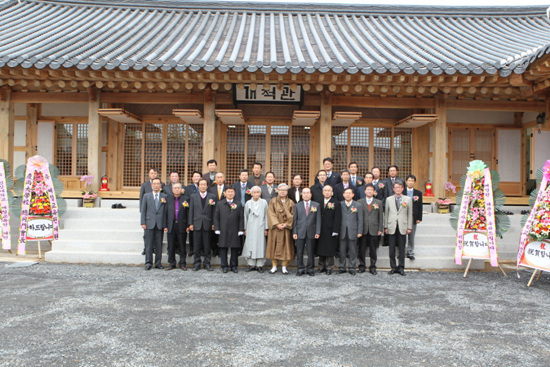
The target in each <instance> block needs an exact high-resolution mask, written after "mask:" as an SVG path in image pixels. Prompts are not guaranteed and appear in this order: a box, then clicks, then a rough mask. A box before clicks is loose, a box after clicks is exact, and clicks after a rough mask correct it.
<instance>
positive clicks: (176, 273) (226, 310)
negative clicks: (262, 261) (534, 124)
mask: <svg viewBox="0 0 550 367" xmlns="http://www.w3.org/2000/svg"><path fill="white" fill-rule="evenodd" d="M6 265H8V264H7V263H0V299H1V302H0V305H1V307H0V320H1V324H0V335H1V339H0V340H1V341H0V343H1V347H0V365H2V366H59V365H63V366H173V365H183V364H186V365H189V366H437V367H439V366H548V365H550V351H549V349H548V345H549V344H550V335H549V332H548V324H549V316H548V313H547V312H546V308H547V303H548V293H549V292H550V278H548V277H547V276H546V275H545V276H543V277H542V279H541V280H540V281H538V282H536V283H535V284H534V285H533V286H532V287H531V288H527V287H526V283H527V281H528V278H529V273H528V272H521V274H522V277H521V279H517V277H516V275H515V273H511V272H509V276H508V277H504V276H503V275H502V274H500V273H496V272H495V273H485V272H474V271H472V272H471V273H470V274H469V275H468V278H466V279H463V278H462V273H457V272H409V273H408V276H407V277H402V276H399V275H391V276H390V275H388V274H387V272H379V274H378V275H377V276H372V275H371V274H368V273H366V274H358V275H357V276H355V277H353V276H350V275H349V274H342V275H331V276H326V275H324V274H323V275H318V276H315V277H309V276H303V277H296V276H294V274H293V273H292V272H291V274H290V275H288V276H284V275H282V274H281V273H280V272H279V273H277V274H275V275H270V274H267V273H266V274H258V273H256V272H253V273H245V272H244V271H243V270H242V269H241V271H240V272H239V273H238V274H233V273H228V274H222V273H221V270H220V269H215V271H214V272H206V271H204V270H201V271H199V272H192V271H187V272H182V271H180V270H179V269H176V270H173V271H170V272H168V271H161V270H155V269H153V270H151V271H148V272H146V271H144V270H143V268H142V267H126V266H100V265H52V264H44V263H41V264H38V265H34V266H30V267H20V268H13V267H8V266H6Z"/></svg>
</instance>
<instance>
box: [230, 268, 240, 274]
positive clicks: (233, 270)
mask: <svg viewBox="0 0 550 367" xmlns="http://www.w3.org/2000/svg"><path fill="white" fill-rule="evenodd" d="M231 271H232V272H233V273H235V274H237V273H238V272H239V269H237V268H233V269H231Z"/></svg>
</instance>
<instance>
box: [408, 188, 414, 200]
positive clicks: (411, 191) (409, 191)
mask: <svg viewBox="0 0 550 367" xmlns="http://www.w3.org/2000/svg"><path fill="white" fill-rule="evenodd" d="M407 196H408V197H410V198H411V199H412V198H413V190H407Z"/></svg>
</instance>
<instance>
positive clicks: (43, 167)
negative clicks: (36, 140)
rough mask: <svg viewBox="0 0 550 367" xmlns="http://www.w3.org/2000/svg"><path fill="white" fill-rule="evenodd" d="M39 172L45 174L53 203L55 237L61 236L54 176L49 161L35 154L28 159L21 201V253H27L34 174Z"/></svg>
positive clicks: (18, 247) (52, 214)
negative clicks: (51, 173)
mask: <svg viewBox="0 0 550 367" xmlns="http://www.w3.org/2000/svg"><path fill="white" fill-rule="evenodd" d="M37 172H41V173H42V175H43V176H44V184H45V186H46V192H47V193H48V199H49V200H50V205H51V216H52V222H53V237H54V240H57V239H58V238H59V217H58V209H57V200H56V198H55V191H54V188H53V182H52V177H51V175H50V169H49V164H48V161H47V160H46V159H45V158H44V157H41V156H39V155H35V156H33V157H31V158H29V160H28V161H27V169H26V172H25V182H24V190H23V200H22V202H21V224H20V225H19V244H18V246H17V253H18V254H19V255H25V247H26V244H27V230H28V216H29V214H30V213H29V209H30V205H31V196H32V195H31V194H32V185H33V181H34V175H35V174H36V173H37Z"/></svg>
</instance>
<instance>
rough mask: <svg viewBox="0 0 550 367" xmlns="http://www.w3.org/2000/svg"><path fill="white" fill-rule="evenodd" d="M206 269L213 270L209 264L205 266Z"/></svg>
mask: <svg viewBox="0 0 550 367" xmlns="http://www.w3.org/2000/svg"><path fill="white" fill-rule="evenodd" d="M206 270H207V271H212V270H214V269H212V267H211V266H210V265H207V266H206Z"/></svg>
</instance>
